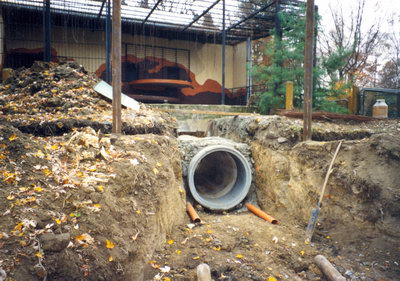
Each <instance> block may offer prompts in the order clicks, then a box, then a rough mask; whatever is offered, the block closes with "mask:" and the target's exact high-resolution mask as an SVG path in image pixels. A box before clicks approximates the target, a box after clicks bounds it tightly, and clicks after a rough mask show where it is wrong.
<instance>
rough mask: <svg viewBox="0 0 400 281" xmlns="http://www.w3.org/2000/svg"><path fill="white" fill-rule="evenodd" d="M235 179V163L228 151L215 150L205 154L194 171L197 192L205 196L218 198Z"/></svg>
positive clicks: (228, 190) (227, 189)
mask: <svg viewBox="0 0 400 281" xmlns="http://www.w3.org/2000/svg"><path fill="white" fill-rule="evenodd" d="M236 179H237V165H236V162H235V159H233V157H232V156H231V154H230V153H228V152H225V151H217V152H214V153H210V154H208V155H207V156H205V157H204V158H203V159H202V160H201V161H200V163H199V164H198V166H197V167H196V170H195V173H194V184H195V186H196V190H197V192H198V193H199V194H200V195H201V196H202V197H206V198H219V197H222V196H224V195H225V194H227V193H228V192H230V191H231V189H232V187H233V186H234V184H235V183H236Z"/></svg>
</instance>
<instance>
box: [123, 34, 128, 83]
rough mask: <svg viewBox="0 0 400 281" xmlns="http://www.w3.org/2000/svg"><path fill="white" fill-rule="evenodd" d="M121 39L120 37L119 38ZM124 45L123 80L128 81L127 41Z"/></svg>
mask: <svg viewBox="0 0 400 281" xmlns="http://www.w3.org/2000/svg"><path fill="white" fill-rule="evenodd" d="M121 40H122V39H121ZM124 45H125V46H124V47H125V64H124V80H123V81H124V82H128V43H125V44H124Z"/></svg>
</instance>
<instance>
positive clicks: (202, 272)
mask: <svg viewBox="0 0 400 281" xmlns="http://www.w3.org/2000/svg"><path fill="white" fill-rule="evenodd" d="M197 281H212V279H211V270H210V267H209V266H208V265H207V264H205V263H201V264H199V265H198V266H197Z"/></svg>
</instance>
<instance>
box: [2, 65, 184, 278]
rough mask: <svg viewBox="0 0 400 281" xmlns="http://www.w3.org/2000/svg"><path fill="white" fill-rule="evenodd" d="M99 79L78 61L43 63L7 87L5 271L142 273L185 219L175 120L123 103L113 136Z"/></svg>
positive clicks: (28, 274) (16, 274) (14, 274)
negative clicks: (99, 91) (120, 124)
mask: <svg viewBox="0 0 400 281" xmlns="http://www.w3.org/2000/svg"><path fill="white" fill-rule="evenodd" d="M96 82H97V78H96V77H95V76H94V75H92V74H88V73H87V72H86V71H85V70H84V69H83V68H82V67H81V66H79V65H77V64H75V63H61V64H56V63H43V62H36V63H35V64H34V65H33V66H32V67H31V68H28V69H19V70H18V71H16V72H14V74H13V76H12V77H11V78H10V79H8V80H7V81H5V83H4V84H2V85H0V105H1V113H0V114H3V115H1V116H0V217H1V219H0V269H1V270H4V271H5V272H6V274H7V275H8V279H10V280H11V279H12V280H44V279H47V280H140V281H141V280H143V266H144V264H146V261H147V260H148V259H149V256H151V255H152V253H153V252H154V250H155V249H156V248H159V247H160V246H161V245H162V244H163V243H164V242H165V236H166V234H167V233H169V232H171V230H172V228H173V227H174V226H175V225H176V224H179V223H181V222H182V219H183V216H184V199H185V191H184V189H183V187H182V183H181V178H182V175H181V166H180V153H179V148H178V144H177V141H176V139H175V138H174V137H173V136H174V135H175V134H176V123H175V120H174V119H173V118H171V117H169V116H168V115H166V114H163V113H158V112H154V111H152V110H150V109H147V108H146V107H145V106H143V105H142V106H141V108H140V110H138V111H132V110H126V109H124V110H123V112H122V114H123V116H122V119H123V132H124V133H125V134H126V135H121V136H113V135H109V133H110V132H111V121H112V119H111V104H110V102H109V101H106V100H104V99H103V98H102V97H101V96H100V95H98V94H97V93H96V92H95V91H94V90H93V89H92V86H93V85H94V84H95V83H96ZM140 134H145V135H140ZM129 135H135V136H129ZM171 136H172V137H171ZM8 279H7V280H8Z"/></svg>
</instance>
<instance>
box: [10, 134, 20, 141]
mask: <svg viewBox="0 0 400 281" xmlns="http://www.w3.org/2000/svg"><path fill="white" fill-rule="evenodd" d="M17 138H18V137H17V135H16V134H12V135H11V136H10V137H9V138H8V140H9V141H13V140H16V139H17Z"/></svg>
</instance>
